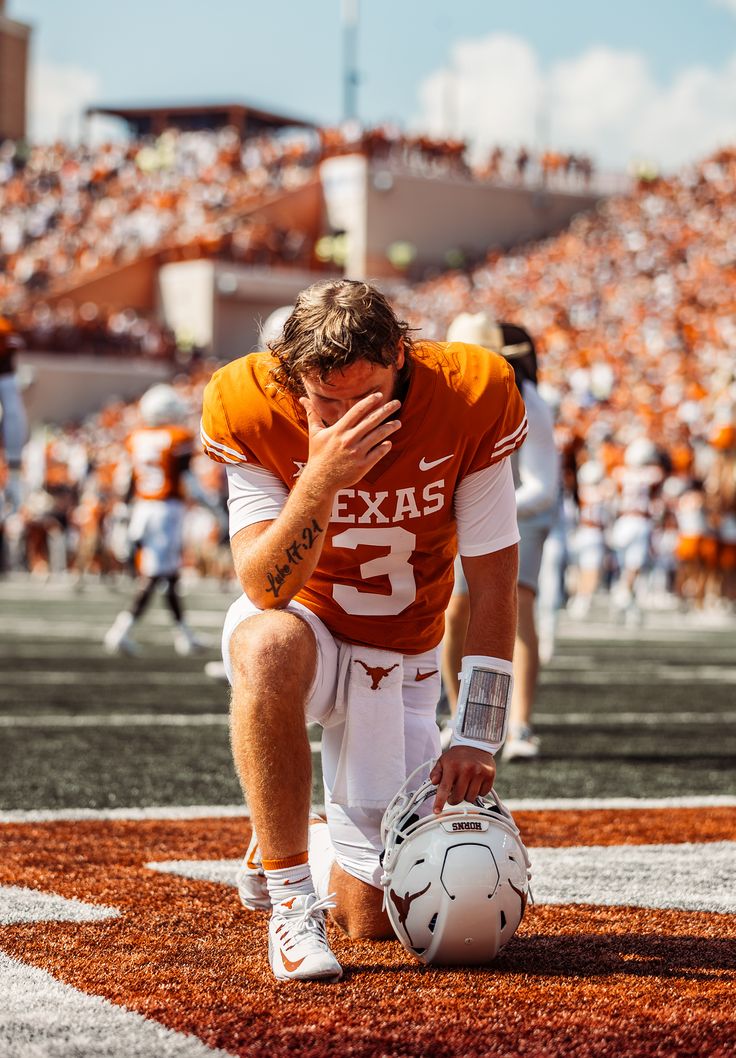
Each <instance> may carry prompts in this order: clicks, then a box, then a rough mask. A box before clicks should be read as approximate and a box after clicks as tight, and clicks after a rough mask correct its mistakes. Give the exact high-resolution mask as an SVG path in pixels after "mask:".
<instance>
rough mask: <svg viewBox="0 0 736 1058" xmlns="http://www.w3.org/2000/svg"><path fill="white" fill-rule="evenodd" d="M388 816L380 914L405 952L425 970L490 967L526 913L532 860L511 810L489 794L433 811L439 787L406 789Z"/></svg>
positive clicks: (385, 819) (410, 780)
mask: <svg viewBox="0 0 736 1058" xmlns="http://www.w3.org/2000/svg"><path fill="white" fill-rule="evenodd" d="M428 767H431V763H430V764H429V765H427V764H423V765H422V766H421V768H418V769H417V770H416V771H415V772H413V773H412V774H411V775H410V776H409V778H408V779H407V780H406V782H405V783H404V785H403V786H402V787H401V789H400V790H399V792H398V793H397V794H396V796H395V797H394V799H393V800H392V802H391V804H390V805H389V806H388V808H387V809H386V811H385V813H384V816H383V821H382V823H381V837H382V839H383V843H384V849H385V852H384V856H383V876H382V878H381V884H382V885H383V892H384V908H385V909H386V911H387V913H388V917H389V919H390V920H391V924H392V926H393V927H394V930H395V931H396V935H397V937H398V938H399V940H400V941H401V943H402V944H403V945H404V947H405V948H406V950H407V951H410V952H411V953H412V954H413V955H416V957H417V958H418V959H419V960H420V962H423V963H427V964H429V963H434V964H438V965H445V966H452V965H460V966H467V965H473V964H477V963H487V962H491V961H492V960H493V959H495V957H496V956H497V955H498V953H499V951H500V950H501V948H503V947H504V945H505V944H508V942H509V941H510V940H511V938H512V937H513V935H514V933H515V932H516V930H517V928H518V926H519V923H520V922H521V919H522V917H523V914H524V909H525V908H526V903H527V898H528V895H529V879H530V877H531V871H530V863H529V857H528V855H527V851H526V849H525V848H524V844H523V842H522V840H521V835H520V834H519V829H518V827H517V826H516V824H515V823H514V820H513V818H512V816H511V813H510V812H509V810H508V809H507V808H506V807H505V805H503V804H502V803H501V801H500V800H499V799H498V797H497V796H496V794H495V793H494V792H493V791H491V794H490V795H489V796H487V797H483V798H478V800H477V801H476V802H475V804H469V803H468V802H465V801H464V802H462V803H461V804H459V805H450V804H448V805H445V808H444V810H443V811H442V813H441V814H440V815H434V814H433V813H432V812H431V803H430V802H431V800H433V799H434V795H435V793H436V791H437V787H436V786H434V785H433V784H432V783H431V782H429V781H426V782H424V783H422V784H421V785H420V786H419V788H418V789H416V790H414V791H412V790H411V784H412V783H413V782H415V776H417V774H418V773H419V772H420V771H421V770H422V769H426V768H428Z"/></svg>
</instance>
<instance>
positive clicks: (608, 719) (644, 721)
mask: <svg viewBox="0 0 736 1058" xmlns="http://www.w3.org/2000/svg"><path fill="white" fill-rule="evenodd" d="M157 682H160V683H165V680H163V679H161V680H160V681H157ZM534 719H535V722H536V723H537V724H538V725H540V726H545V727H547V726H549V727H555V726H571V727H572V726H577V727H584V726H586V725H590V726H591V727H619V726H621V725H622V724H639V725H641V726H643V727H658V726H660V725H663V726H666V725H667V724H712V725H713V724H714V725H722V724H732V723H734V722H736V712H734V711H724V712H722V713H698V712H677V713H537V714H535V718H534ZM228 724H229V717H228V715H227V714H226V713H82V714H79V715H75V716H64V715H59V714H57V713H31V714H20V713H18V714H12V715H7V714H6V715H4V716H0V728H18V727H31V728H61V729H63V728H83V727H227V726H228ZM309 746H310V748H311V750H312V752H313V753H316V752H318V751H319V749H320V746H321V743H320V740H319V739H313V740H311V741H310V743H309Z"/></svg>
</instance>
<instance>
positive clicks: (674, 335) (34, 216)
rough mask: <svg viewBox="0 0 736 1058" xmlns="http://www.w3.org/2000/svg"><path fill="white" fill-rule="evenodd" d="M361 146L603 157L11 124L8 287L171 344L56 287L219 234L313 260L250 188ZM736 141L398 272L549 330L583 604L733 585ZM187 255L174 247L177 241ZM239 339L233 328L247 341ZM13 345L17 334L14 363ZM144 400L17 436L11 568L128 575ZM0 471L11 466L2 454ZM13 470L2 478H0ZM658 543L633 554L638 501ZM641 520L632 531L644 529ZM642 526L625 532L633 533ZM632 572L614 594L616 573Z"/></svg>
mask: <svg viewBox="0 0 736 1058" xmlns="http://www.w3.org/2000/svg"><path fill="white" fill-rule="evenodd" d="M356 149H359V150H362V151H364V152H365V153H366V154H368V155H369V156H370V157H372V158H375V159H379V160H385V161H386V163H387V164H389V163H391V164H397V165H399V164H400V165H406V166H410V167H413V168H414V169H415V170H417V171H421V172H423V173H425V174H426V175H428V176H431V175H432V173H439V172H442V173H443V174H447V173H451V172H457V173H461V174H462V175H465V176H471V177H473V178H476V179H499V180H510V181H514V180H515V181H523V180H527V179H534V180H538V179H539V178H540V174H541V176H542V178H543V179H549V180H557V179H559V180H569V181H577V182H582V183H587V182H588V181H589V180H590V179H591V177H592V173H593V167H592V164H591V163H590V160H589V159H585V158H576V157H574V156H570V155H563V154H554V153H553V152H548V153H547V154H546V155H544V156H539V157H532V156H531V155H530V154H529V152H527V151H524V150H522V151H519V152H515V153H513V154H512V153H511V152H504V151H502V150H501V149H496V150H494V151H493V152H491V154H490V155H489V156H488V157H487V158H486V159H485V160H484V162H483V163H482V164H481V165H479V166H475V167H471V165H470V163H469V162H468V160H467V151H466V145H465V144H463V143H461V142H458V141H450V140H430V139H428V138H426V137H409V136H407V135H405V134H402V133H400V132H398V131H397V130H392V129H389V128H382V129H373V130H368V131H361V130H358V129H352V130H351V129H350V128H343V129H340V130H337V129H326V130H308V131H303V132H300V133H299V134H298V135H296V134H294V135H291V136H279V135H271V136H259V137H258V138H255V139H250V140H246V141H244V142H241V141H240V139H239V138H238V136H237V134H235V133H234V132H233V130H228V129H225V130H220V131H219V132H196V133H186V132H177V131H173V130H172V131H171V132H169V133H166V134H165V135H163V136H161V137H159V138H158V139H157V140H155V141H154V140H151V141H140V142H131V143H126V144H111V145H107V146H104V147H100V148H96V149H93V148H90V147H76V148H69V147H62V146H61V145H59V144H56V145H51V146H46V147H41V146H38V147H31V148H30V149H28V150H24V149H22V148H21V147H20V146H19V145H17V144H13V143H9V142H6V143H5V144H4V145H2V146H0V264H1V265H2V268H1V269H0V304H1V305H2V306H3V311H4V313H5V315H6V317H7V318H8V319H10V320H12V327H13V330H14V332H15V333H17V334H19V335H20V337H21V340H22V341H23V342H24V343H25V345H26V346H27V347H28V348H31V349H41V348H43V349H52V350H53V349H57V350H59V351H66V352H69V351H74V350H79V349H84V350H92V351H94V352H97V353H100V354H103V353H109V352H114V353H116V354H117V355H130V354H141V355H145V356H152V357H165V358H172V357H173V356H174V355H175V352H176V339H175V336H174V335H173V334H172V333H171V332H169V331H168V330H167V329H166V328H165V327H164V326H163V325H162V324H161V323H160V322H158V321H156V320H154V319H147V318H145V317H144V316H142V315H140V314H139V313H136V312H133V311H132V310H130V311H128V312H125V311H116V312H109V311H108V310H107V309H106V307H105V306H104V305H97V304H94V303H92V302H90V303H89V304H88V305H83V306H81V307H79V308H75V307H74V306H72V305H71V303H65V302H64V301H63V300H62V301H61V302H59V301H55V302H54V304H53V305H52V304H51V303H50V302H49V301H48V300H46V299H47V298H49V297H50V295H52V294H54V292H58V291H59V290H61V289H62V288H63V286H64V285H65V284H67V283H70V282H72V281H73V280H74V279H75V277H78V276H86V275H89V274H91V273H94V272H96V271H97V270H99V269H101V268H105V267H120V266H121V265H124V264H125V263H127V262H129V261H132V260H134V259H136V258H137V257H139V256H140V255H144V254H148V253H161V254H169V255H172V254H179V255H184V256H217V255H226V256H229V257H231V258H232V259H235V260H239V261H242V262H257V263H264V264H268V265H274V264H278V265H289V264H300V265H304V266H308V267H312V268H313V267H316V266H317V262H316V258H315V253H314V246H313V245H312V243H311V242H310V237H309V236H308V234H307V233H305V232H300V231H298V230H291V229H287V228H280V227H276V226H273V225H268V224H265V223H262V222H260V221H256V220H253V219H249V217H248V211H249V209H250V208H251V207H252V206H255V205H258V204H259V203H262V202H263V201H264V200H265V198H266V197H267V196H269V195H272V194H274V193H278V192H280V191H282V190H288V189H292V188H296V187H299V186H301V185H302V184H304V183H305V182H307V181H309V180H311V179H313V178H314V176H315V173H316V168H317V166H318V164H319V162H320V161H321V160H322V159H323V158H325V157H329V156H332V155H335V154H339V153H349V152H353V151H355V150H356ZM734 221H736V151H732V150H724V151H721V152H719V153H718V154H717V155H715V156H713V157H711V158H709V159H707V160H706V161H704V162H702V163H701V164H699V165H696V166H692V167H690V168H688V169H687V170H685V171H683V172H682V173H680V174H679V175H678V176H676V177H673V178H668V179H664V178H662V179H657V178H653V179H650V180H646V181H642V182H641V183H640V184H639V186H637V187H636V188H635V189H634V191H633V192H632V193H631V194H628V195H625V196H618V197H613V198H610V199H608V200H607V201H605V203H603V204H602V205H601V206H600V207H599V208H598V209H597V210H595V211H593V212H590V213H587V214H581V215H579V216H578V217H577V218H576V219H575V220H574V221H573V222H572V224H571V225H570V226H569V228H568V229H567V230H566V231H564V232H563V233H562V234H560V235H557V236H555V237H551V238H548V239H546V240H544V241H541V242H538V243H534V244H530V245H526V246H524V247H521V248H518V249H516V250H515V251H512V252H508V253H504V254H501V253H495V252H492V253H490V254H489V256H488V259H487V260H486V261H485V262H484V263H482V264H481V265H479V266H476V267H474V268H472V269H466V270H462V271H451V272H448V273H445V274H442V275H438V276H436V277H435V278H432V279H430V280H428V281H425V282H423V283H420V284H417V285H411V286H410V285H408V284H407V285H404V286H403V287H402V288H400V289H398V290H397V291H396V293H395V295H394V300H395V303H396V307H397V309H398V311H399V313H400V314H401V315H403V316H404V317H405V318H406V319H408V320H409V322H410V323H411V325H412V326H413V327H414V328H415V329H416V333H417V334H421V335H422V336H423V337H427V338H434V339H438V340H442V339H444V337H445V334H446V332H447V328H448V325H449V323H450V321H451V320H452V319H453V318H454V317H455V316H457V315H458V314H459V313H461V312H469V313H477V312H479V311H483V312H485V313H486V314H488V315H490V316H491V317H492V318H493V319H495V320H498V321H506V322H510V323H514V324H518V325H519V326H523V327H525V328H526V329H527V330H528V331H529V333H530V334H531V335H533V336H534V339H535V342H536V347H537V354H538V360H539V367H540V390H541V392H542V393H543V394H544V396H545V397H546V399H547V400H548V401H549V402H550V403H551V404H552V406H553V408H554V411H555V415H556V422H557V438H558V444H559V449H560V453H561V459H562V465H563V482H564V488H563V496H562V497H561V502H560V519H559V526H558V533H557V540H558V542H559V541H561V542H562V546H561V551H560V554H561V559H560V567H559V568H560V572H559V577H560V585H561V595H560V599H561V601H562V602H565V601H566V600H568V601H569V606H570V609H571V612H572V613H573V614H575V613H577V614H578V615H580V616H582V615H584V613H585V612H586V608H587V607H588V606H589V605H590V602H591V600H592V598H593V594H594V593H595V592H603V591H606V590H609V589H610V592H611V594H610V599H611V602H612V605H614V607H616V606H617V600H618V604H620V605H619V606H618V608H619V610H620V612H621V613H622V615H627V616H630V617H632V619H635V618H636V615H637V613H640V609H637V607H636V602H637V598H638V600H639V602H640V603H641V602H642V600H643V601H644V605H645V607H646V606H652V605H661V606H670V605H671V606H681V607H683V608H687V609H689V610H691V611H693V612H695V613H701V614H707V613H715V614H717V613H722V612H724V611H729V612H731V611H733V610H734V608H735V607H736V356H735V355H734V349H735V348H736V234H734V233H736V223H734ZM166 259H172V258H171V257H168V258H166V257H162V260H166ZM233 352H234V353H237V352H238V351H237V350H234V351H233ZM9 358H10V352H7V359H8V362H9ZM215 366H216V365H215V364H213V363H210V362H208V361H207V360H206V358H203V359H200V360H197V361H193V362H192V364H191V366H190V367H189V369H188V371H187V373H182V374H180V375H179V376H177V377H176V379H175V386H176V388H177V391H178V392H179V394H180V396H182V397H183V399H184V400H185V402H186V404H187V407H188V408H189V419H190V422H189V425H190V426H191V428H192V429H193V430H196V428H197V422H198V416H199V407H200V398H201V393H202V390H203V387H204V385H205V383H206V381H207V379H208V377H209V374H210V373H211V370H213V369H214V367H215ZM136 422H137V408H136V406H135V405H134V404H124V403H121V402H113V403H111V404H109V405H108V406H106V407H104V408H102V409H101V410H100V411H99V412H98V413H96V414H95V415H93V416H90V417H89V418H87V419H85V420H84V421H83V422H81V423H76V424H72V425H69V426H66V427H64V428H57V427H54V428H52V427H47V428H45V429H43V430H39V431H37V432H36V433H35V434H34V436H33V437H32V438H31V440H30V441H29V443H28V444H27V445H26V447H25V450H24V453H23V474H22V478H23V495H22V497H21V498H20V500H19V501H18V502H15V501H12V502H11V499H10V490H7V489H6V499H5V503H4V517H3V538H2V556H3V557H2V562H3V568H4V569H5V570H6V571H7V570H11V571H13V570H28V571H30V572H31V573H33V574H37V575H42V576H49V575H58V576H68V575H72V576H75V577H77V578H78V579H79V580H80V582H81V581H83V579H84V578H85V577H87V576H111V577H115V576H119V575H122V573H123V572H124V570H125V563H126V558H127V555H126V527H127V522H128V518H129V507H128V505H127V503H126V497H125V494H124V489H123V488H122V486H121V484H120V483H121V481H124V479H125V475H124V473H122V470H121V468H124V465H125V451H124V441H125V437H126V436H127V434H128V433H130V431H131V430H132V429H133V428H134V426H135V425H136ZM193 470H194V473H195V475H196V476H197V477H198V479H199V481H200V484H201V485H202V488H203V489H204V490H205V491H206V492H207V494H208V495H209V497H210V498H211V503H210V505H209V506H208V507H206V506H203V505H201V504H197V503H191V504H190V507H189V510H188V514H187V518H186V522H185V565H186V566H187V567H188V568H190V569H191V570H194V571H196V572H197V573H198V574H200V575H203V576H208V577H215V578H217V579H219V580H222V581H223V582H225V583H227V582H228V581H229V579H230V577H231V576H232V571H231V566H230V559H229V552H228V547H227V539H226V530H225V529H224V519H223V518H219V517H218V516H217V513H216V508H217V507H218V506H219V507H220V508H222V509H223V510H224V503H225V499H224V482H223V480H222V478H221V477H220V475H219V470H218V467H217V466H215V465H214V464H212V463H211V462H210V461H209V460H206V459H205V458H204V457H202V458H201V459H200V458H197V459H195V461H194V464H193ZM0 472H2V467H0ZM0 483H2V482H1V480H0ZM632 517H633V518H635V519H636V518H638V519H639V521H640V524H639V528H640V529H641V520H642V519H643V520H644V521H645V523H646V532H645V533H644V535H643V536H642V535H641V533H639V536H638V537H637V540H639V543H640V545H641V541H642V540H645V544H644V545H643V546H644V547H645V552H646V553H645V554H643V556H642V563H641V567H640V570H638V571H637V574H639V573H640V575H638V576H636V577H631V576H628V577H627V571H626V561H627V560H626V559H624V558H622V556H623V555H624V554H625V553H626V550H627V540H626V537H627V519H628V534H629V536H631V532H632V530H631V525H632V522H631V519H632ZM634 536H636V534H634ZM630 543H631V541H629V544H630ZM617 592H618V594H617Z"/></svg>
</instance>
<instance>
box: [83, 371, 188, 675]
mask: <svg viewBox="0 0 736 1058" xmlns="http://www.w3.org/2000/svg"><path fill="white" fill-rule="evenodd" d="M139 410H140V417H141V421H142V425H141V426H140V427H139V428H138V429H136V430H133V432H132V433H131V434H130V436H129V437H128V439H127V441H126V449H127V452H128V457H129V461H130V465H129V472H130V491H131V493H132V497H133V501H134V502H133V509H132V513H131V518H130V525H129V528H128V537H129V540H130V543H131V545H132V548H133V554H132V561H133V564H134V566H135V569H136V571H137V572H138V573H139V574H140V575H141V576H142V577H143V578H144V582H143V586H142V587H141V588H140V590H139V591H138V593H137V595H136V596H135V598H134V599H133V602H132V603H131V606H130V608H129V609H127V610H122V611H121V612H120V613H119V614H118V615H117V617H116V618H115V621H114V622H113V624H112V626H111V627H110V628H109V629H108V631H107V632H106V633H105V638H104V643H105V648H106V649H107V650H108V651H109V652H110V653H127V654H132V653H135V652H136V651H137V649H138V648H137V644H136V643H135V641H134V640H133V638H132V636H131V631H132V628H133V625H134V624H135V622H136V621H138V620H139V619H140V618H141V617H142V616H143V614H144V613H145V611H146V609H147V607H148V605H149V603H150V601H151V598H152V596H153V593H154V591H155V590H156V588H157V587H158V586H159V585H161V586H162V587H163V588H164V592H165V599H166V603H167V606H168V608H169V610H170V612H171V615H172V617H173V619H174V625H175V631H174V649H175V650H176V652H177V653H178V654H182V655H185V654H191V653H192V652H193V651H195V650H198V649H200V648H201V646H202V644H201V643H200V641H199V640H198V639H197V637H196V636H195V635H194V633H193V632H192V630H191V628H190V627H189V626H188V624H187V623H186V621H185V620H184V610H183V606H182V601H181V597H180V595H179V590H178V581H179V571H180V568H181V560H182V529H183V522H184V513H185V496H186V490H187V489H188V490H189V491H190V492H191V491H192V490H196V484H195V483H194V481H193V479H192V477H191V475H189V474H188V468H189V463H190V461H191V458H192V452H193V442H194V437H193V434H192V433H191V431H190V430H188V429H187V428H186V427H185V426H184V425H183V422H184V419H185V418H186V415H187V408H186V405H185V404H184V402H183V401H182V399H181V398H180V397H179V395H178V394H177V392H176V390H175V389H174V388H173V387H172V386H168V385H163V384H161V385H156V386H153V387H152V388H151V389H149V390H148V391H147V392H146V393H144V394H143V396H142V397H141V400H140V406H139Z"/></svg>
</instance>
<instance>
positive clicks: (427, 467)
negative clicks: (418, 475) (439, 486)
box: [419, 452, 455, 470]
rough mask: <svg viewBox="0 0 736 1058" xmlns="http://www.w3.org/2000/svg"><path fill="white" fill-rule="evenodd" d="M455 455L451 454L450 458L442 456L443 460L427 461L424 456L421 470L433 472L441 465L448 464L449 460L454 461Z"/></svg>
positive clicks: (420, 462) (420, 465)
mask: <svg viewBox="0 0 736 1058" xmlns="http://www.w3.org/2000/svg"><path fill="white" fill-rule="evenodd" d="M454 455H455V453H454V452H450V454H449V456H442V458H441V459H426V458H425V457H424V456H422V458H421V459H420V460H419V469H420V470H432V468H433V467H438V466H439V465H440V463H446V462H447V460H448V459H452V457H453V456H454Z"/></svg>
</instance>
